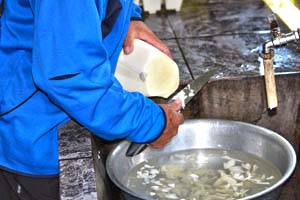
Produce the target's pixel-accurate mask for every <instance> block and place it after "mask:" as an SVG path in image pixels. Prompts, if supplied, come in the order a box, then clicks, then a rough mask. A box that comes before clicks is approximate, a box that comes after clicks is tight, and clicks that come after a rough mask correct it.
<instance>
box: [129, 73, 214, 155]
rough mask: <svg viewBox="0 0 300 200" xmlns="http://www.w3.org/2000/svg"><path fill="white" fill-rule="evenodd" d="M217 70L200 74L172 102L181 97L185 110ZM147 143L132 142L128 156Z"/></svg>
mask: <svg viewBox="0 0 300 200" xmlns="http://www.w3.org/2000/svg"><path fill="white" fill-rule="evenodd" d="M215 73H216V70H210V71H207V72H205V73H204V74H203V75H201V76H199V77H198V78H196V79H195V80H193V81H192V82H191V83H189V84H187V85H186V86H185V87H184V88H183V89H182V90H180V91H179V92H178V93H177V94H176V95H174V96H173V97H172V99H171V100H170V102H172V101H174V100H176V99H180V100H181V102H182V109H181V110H183V109H184V108H185V106H186V104H187V103H188V102H190V101H191V100H192V98H193V97H194V96H195V95H196V94H197V93H198V92H199V91H200V90H201V89H202V88H203V86H204V85H205V84H206V83H207V82H208V81H209V79H210V78H211V77H212V76H213V75H215ZM147 146H148V145H147V144H145V143H135V142H131V143H130V145H129V147H128V149H127V151H126V156H127V157H133V156H136V155H138V154H140V153H141V152H143V151H144V150H145V149H146V148H147Z"/></svg>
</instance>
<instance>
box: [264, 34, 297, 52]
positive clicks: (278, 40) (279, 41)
mask: <svg viewBox="0 0 300 200" xmlns="http://www.w3.org/2000/svg"><path fill="white" fill-rule="evenodd" d="M298 40H300V28H298V29H297V30H296V31H292V32H290V33H286V34H280V35H279V36H278V37H275V38H274V39H272V40H269V41H266V42H265V43H263V47H262V53H270V50H271V49H272V48H277V47H281V46H284V45H286V44H287V43H289V42H296V41H298Z"/></svg>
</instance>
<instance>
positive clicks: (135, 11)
mask: <svg viewBox="0 0 300 200" xmlns="http://www.w3.org/2000/svg"><path fill="white" fill-rule="evenodd" d="M141 13H142V9H141V7H140V6H139V5H137V4H136V3H134V2H132V11H131V19H132V20H141V19H142V15H141Z"/></svg>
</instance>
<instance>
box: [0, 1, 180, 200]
mask: <svg viewBox="0 0 300 200" xmlns="http://www.w3.org/2000/svg"><path fill="white" fill-rule="evenodd" d="M0 2H1V3H2V5H3V11H2V15H1V30H0V31H1V35H0V62H1V66H0V74H1V79H0V94H1V95H0V199H1V200H14V199H22V200H24V199H25V200H44V199H45V200H46V199H47V200H48V199H59V194H58V174H59V166H58V138H57V137H58V136H57V132H58V129H59V127H60V126H61V125H63V124H65V123H66V122H68V121H69V120H70V119H73V120H75V121H76V122H78V123H79V124H81V125H82V126H84V127H85V128H87V129H88V130H89V131H90V132H92V133H93V134H95V135H96V136H98V137H101V138H104V139H106V140H116V139H128V140H130V141H133V142H138V143H149V144H150V146H152V147H153V148H161V147H163V146H164V145H165V144H166V143H168V142H169V141H170V140H171V138H172V137H173V136H174V135H175V134H177V131H178V126H179V125H180V124H181V123H182V122H183V116H182V114H181V113H180V112H178V110H179V109H180V108H181V102H180V101H179V100H178V101H175V102H173V103H170V104H156V103H155V102H153V101H152V100H151V99H149V98H146V97H144V96H143V95H142V94H140V93H137V92H128V91H125V90H124V89H123V88H122V86H121V84H120V83H119V82H118V80H117V79H116V78H115V76H114V71H115V68H116V63H117V60H118V56H119V54H120V52H121V51H122V49H124V52H125V53H126V54H130V53H131V52H132V50H133V48H134V46H133V40H134V39H135V38H138V39H141V40H144V41H146V42H148V43H150V44H152V45H154V46H156V47H157V48H159V49H160V50H161V51H163V52H165V53H166V54H167V55H169V56H171V54H170V51H169V49H168V48H167V47H166V46H165V45H164V44H163V43H162V42H161V41H160V40H159V39H158V38H157V37H156V36H155V35H154V34H153V32H151V30H150V29H149V28H148V27H147V26H146V25H145V24H144V23H143V22H142V21H141V8H140V7H139V6H138V5H136V4H135V3H134V2H133V1H132V0H84V1H82V0H72V1H70V0H0Z"/></svg>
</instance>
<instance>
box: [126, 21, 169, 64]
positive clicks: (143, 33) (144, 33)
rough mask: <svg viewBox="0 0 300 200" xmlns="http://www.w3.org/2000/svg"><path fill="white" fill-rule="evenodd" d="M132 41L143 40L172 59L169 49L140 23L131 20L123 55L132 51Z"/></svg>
mask: <svg viewBox="0 0 300 200" xmlns="http://www.w3.org/2000/svg"><path fill="white" fill-rule="evenodd" d="M134 39H140V40H143V41H145V42H147V43H149V44H151V45H152V46H154V47H156V48H158V49H159V50H160V51H162V52H163V53H165V54H166V55H167V56H169V57H170V58H172V54H171V52H170V50H169V48H168V47H167V46H166V45H165V44H164V43H163V42H162V41H161V40H160V39H159V38H158V37H157V36H156V35H155V34H154V33H153V32H152V31H151V30H150V29H149V28H148V26H147V25H146V24H145V23H144V22H142V21H136V20H133V21H131V22H130V25H129V29H128V32H127V35H126V38H125V42H124V44H123V49H124V53H125V54H130V53H131V52H132V51H133V48H134V45H133V41H134Z"/></svg>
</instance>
